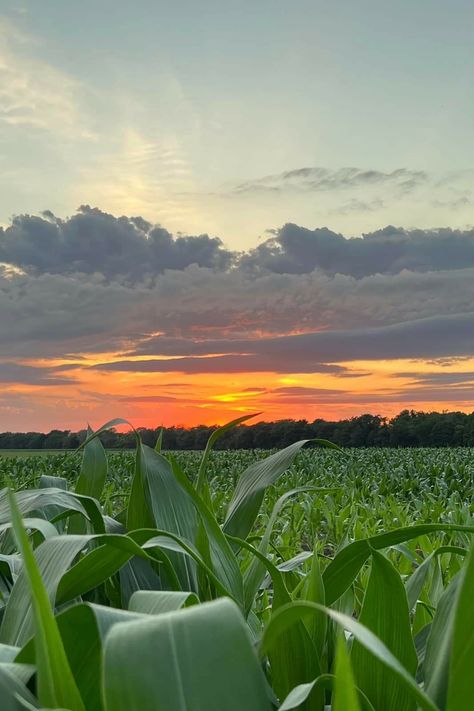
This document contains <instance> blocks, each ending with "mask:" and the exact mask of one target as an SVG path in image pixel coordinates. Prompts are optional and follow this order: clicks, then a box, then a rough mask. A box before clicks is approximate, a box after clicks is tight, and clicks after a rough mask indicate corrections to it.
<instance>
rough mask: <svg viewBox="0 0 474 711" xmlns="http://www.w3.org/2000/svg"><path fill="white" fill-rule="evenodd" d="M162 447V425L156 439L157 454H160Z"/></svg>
mask: <svg viewBox="0 0 474 711" xmlns="http://www.w3.org/2000/svg"><path fill="white" fill-rule="evenodd" d="M162 448H163V427H162V428H161V429H160V434H159V435H158V438H157V440H156V444H155V452H158V454H161V450H162Z"/></svg>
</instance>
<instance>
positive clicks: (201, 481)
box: [196, 412, 260, 503]
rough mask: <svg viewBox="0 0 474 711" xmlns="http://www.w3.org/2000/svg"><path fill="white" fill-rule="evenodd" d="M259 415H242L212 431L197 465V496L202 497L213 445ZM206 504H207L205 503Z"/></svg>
mask: <svg viewBox="0 0 474 711" xmlns="http://www.w3.org/2000/svg"><path fill="white" fill-rule="evenodd" d="M259 414H260V413H259V412H255V413H253V414H252V415H243V416H242V417H237V419H235V420H232V421H231V422H227V424H225V425H223V426H222V427H219V428H218V429H217V430H214V432H213V433H212V434H211V436H210V437H209V439H208V441H207V444H206V449H205V450H204V454H203V455H202V459H201V464H200V465H199V470H198V476H197V480H196V489H197V491H198V493H199V494H201V495H202V494H203V492H204V485H205V483H206V473H207V462H208V459H209V457H210V455H211V452H212V449H213V447H214V445H215V443H216V442H217V441H218V440H219V439H220V438H221V437H223V436H224V435H225V433H226V432H228V431H229V430H231V429H232V428H233V427H237V425H241V424H242V423H243V422H246V421H247V420H250V419H251V418H252V417H257V415H259ZM206 503H208V502H207V501H206Z"/></svg>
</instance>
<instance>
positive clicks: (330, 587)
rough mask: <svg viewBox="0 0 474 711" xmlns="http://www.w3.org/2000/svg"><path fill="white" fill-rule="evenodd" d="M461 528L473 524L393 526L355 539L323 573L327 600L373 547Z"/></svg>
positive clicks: (342, 587)
mask: <svg viewBox="0 0 474 711" xmlns="http://www.w3.org/2000/svg"><path fill="white" fill-rule="evenodd" d="M438 531H443V532H445V533H449V532H454V531H461V532H463V533H474V526H461V525H458V524H449V523H425V524H421V525H419V526H407V527H406V528H396V529H395V530H393V531H389V532H388V533H380V534H379V535H377V536H372V537H370V538H366V539H363V540H358V541H354V542H353V543H350V544H349V545H348V546H345V548H342V550H340V551H339V553H338V554H337V555H336V556H335V558H334V559H333V560H332V561H331V563H330V564H329V565H328V567H327V568H326V570H325V571H324V573H323V580H324V588H325V590H326V603H327V604H328V605H332V603H333V602H335V601H336V600H337V599H338V598H339V597H341V595H342V594H343V593H344V592H345V591H346V590H347V588H348V587H349V586H350V585H351V584H352V583H353V582H354V580H355V578H356V577H357V575H358V573H359V571H360V569H361V568H362V566H363V565H364V563H365V561H366V560H367V559H368V558H369V556H370V554H371V551H372V549H375V550H381V549H383V548H388V547H389V546H395V545H397V544H399V543H404V542H405V541H410V540H412V539H413V538H418V537H419V536H424V535H426V534H428V533H436V532H438Z"/></svg>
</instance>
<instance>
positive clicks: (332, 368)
mask: <svg viewBox="0 0 474 711" xmlns="http://www.w3.org/2000/svg"><path fill="white" fill-rule="evenodd" d="M229 345H230V346H232V343H230V344H229ZM265 345H268V344H265ZM211 348H212V345H211ZM91 368H92V369H93V370H102V371H115V372H132V373H189V374H198V373H201V374H202V373H247V372H249V373H258V372H272V371H275V372H278V373H294V372H311V373H330V374H333V375H334V374H338V373H340V372H342V371H343V370H344V368H342V367H341V366H338V365H328V364H326V363H318V362H316V361H314V360H313V361H311V360H310V359H309V358H308V359H306V358H305V359H301V360H292V361H291V362H289V361H287V360H282V359H281V358H279V357H278V355H276V356H273V354H272V353H271V349H270V348H269V349H268V351H266V352H265V354H264V355H263V356H262V355H260V354H258V353H250V354H245V353H244V354H241V355H234V354H226V355H220V356H212V357H208V358H195V357H192V356H191V357H189V358H169V359H166V360H120V361H112V362H109V363H99V364H98V365H95V366H91Z"/></svg>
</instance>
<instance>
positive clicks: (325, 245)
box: [0, 207, 474, 396]
mask: <svg viewBox="0 0 474 711" xmlns="http://www.w3.org/2000/svg"><path fill="white" fill-rule="evenodd" d="M472 250H473V233H471V232H469V231H465V232H460V231H455V230H449V229H445V230H437V231H430V232H428V231H422V230H412V231H407V230H402V229H395V228H385V229H383V230H380V231H378V232H375V233H373V234H371V235H366V236H364V237H363V238H361V239H354V240H347V239H345V238H344V237H343V236H342V235H338V234H336V233H334V232H331V231H330V230H328V229H326V228H321V229H319V230H305V229H303V228H301V227H297V226H295V225H286V226H285V227H283V228H282V229H281V230H279V231H278V232H277V233H276V234H275V235H274V236H272V237H271V238H270V239H269V240H267V242H265V243H264V244H263V245H260V247H257V248H256V249H254V250H251V251H249V252H247V253H245V254H241V255H236V254H235V253H233V252H231V251H230V250H227V249H226V248H225V247H224V246H223V244H222V243H221V242H220V240H217V239H212V238H209V237H207V236H198V237H183V236H177V237H174V236H173V235H171V234H170V233H169V232H167V231H166V230H165V229H164V228H162V227H157V226H154V225H151V224H150V223H149V222H147V221H146V220H144V219H143V218H141V217H119V218H116V217H113V216H112V215H109V214H107V213H104V212H102V211H100V210H98V209H92V208H89V207H85V208H82V209H81V210H80V211H79V212H78V213H77V214H76V215H73V216H72V217H71V218H68V219H65V220H60V219H59V218H57V217H55V216H54V215H53V214H51V213H45V214H44V215H43V216H41V217H34V216H25V215H21V216H18V217H17V218H15V220H14V221H13V223H12V225H11V227H9V228H7V229H5V230H3V231H1V232H0V262H1V263H5V264H6V265H7V267H6V268H4V269H0V320H1V322H2V323H4V324H8V328H6V329H3V330H2V332H1V333H0V357H2V358H3V359H4V360H6V361H9V362H12V361H13V360H14V359H15V358H17V359H25V358H28V359H35V358H44V359H46V364H47V360H48V359H55V360H56V361H57V360H58V359H61V358H65V359H67V361H68V362H66V363H64V365H63V366H62V369H61V368H56V369H55V370H54V372H52V373H49V374H47V373H46V371H43V372H42V373H41V374H40V375H38V376H36V375H34V374H33V373H32V372H31V371H27V370H23V371H17V374H16V375H17V376H18V381H19V382H25V383H29V382H30V381H32V380H33V379H34V378H36V379H38V378H39V377H40V376H41V378H42V379H43V381H44V382H45V384H46V380H47V381H48V383H49V382H51V379H52V377H53V376H54V377H55V378H63V379H64V378H66V377H67V374H68V371H71V374H72V373H74V377H76V376H80V375H81V374H82V375H83V376H84V377H86V376H87V374H88V373H89V374H92V373H93V372H95V373H98V372H102V373H110V372H116V373H119V372H130V373H133V372H137V373H173V372H178V373H187V374H189V375H195V374H196V375H197V374H206V373H207V374H209V373H217V374H223V373H245V372H255V373H261V372H272V373H282V374H283V373H298V372H299V373H306V374H310V373H317V374H320V375H321V376H324V375H332V376H338V377H340V378H350V377H356V376H357V377H363V376H364V375H365V372H362V373H361V372H360V369H359V370H357V371H354V370H352V369H351V368H347V367H346V365H345V364H346V362H350V361H355V360H359V361H360V360H362V361H375V360H390V359H403V358H405V359H406V358H409V359H424V360H437V359H438V361H439V359H448V360H449V362H451V361H452V359H453V358H454V359H456V358H459V357H468V356H472V354H473V353H474V316H473V311H472V308H473V307H472V304H473V303H474V257H473V256H472ZM344 270H345V271H346V272H349V273H341V271H344ZM407 295H409V298H408V296H407ZM93 354H96V355H95V356H94V357H93ZM85 355H87V358H86V359H85V358H84V356H85ZM137 357H140V360H137ZM91 359H92V360H93V361H94V363H96V364H98V365H97V366H96V368H95V369H88V368H89V365H90V364H91ZM364 370H365V369H364ZM410 372H411V371H410ZM15 377H16V376H15ZM12 378H13V375H12ZM346 384H347V383H346ZM439 385H441V383H440V384H439ZM418 386H420V387H421V386H423V387H424V384H423V382H422V381H421V380H420V382H418V381H417V380H416V378H415V377H414V382H413V383H412V385H411V386H410V387H412V388H416V387H418ZM431 386H432V387H433V388H435V387H436V386H437V384H436V383H432V384H431ZM145 395H150V396H151V394H148V393H147V394H145ZM165 395H167V394H166V393H165Z"/></svg>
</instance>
